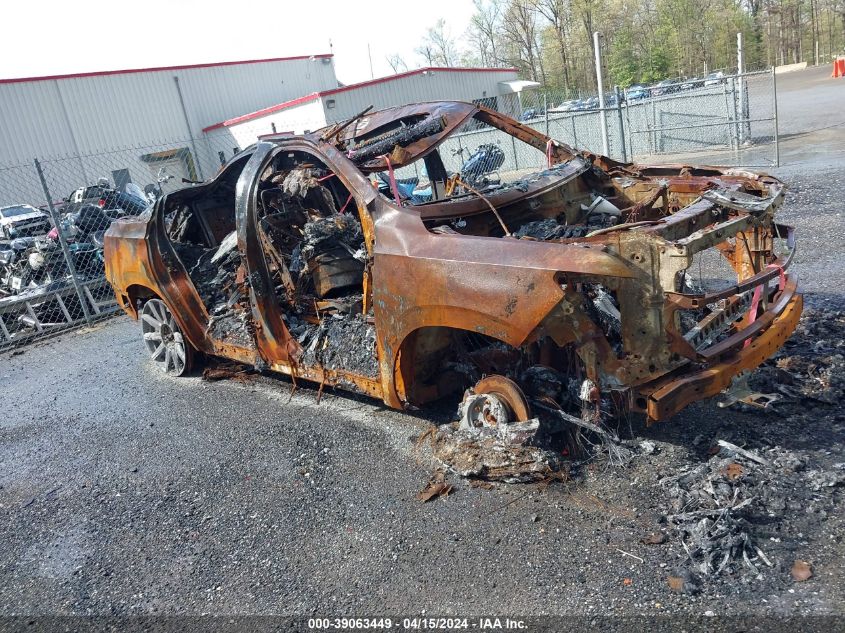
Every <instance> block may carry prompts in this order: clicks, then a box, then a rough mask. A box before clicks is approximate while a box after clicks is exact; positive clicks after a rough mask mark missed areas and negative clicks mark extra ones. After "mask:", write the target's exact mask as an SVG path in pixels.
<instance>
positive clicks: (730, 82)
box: [0, 71, 778, 349]
mask: <svg viewBox="0 0 845 633" xmlns="http://www.w3.org/2000/svg"><path fill="white" fill-rule="evenodd" d="M509 97H510V98H509V99H507V100H506V99H502V98H500V99H498V100H497V99H495V98H494V99H490V98H484V99H479V101H478V102H479V103H484V105H487V106H490V107H493V108H495V109H498V110H500V111H502V112H504V113H505V114H508V115H511V116H515V117H516V118H519V119H520V120H521V121H522V122H523V123H525V124H527V125H530V126H532V127H534V128H536V129H538V130H539V131H541V132H544V133H545V134H547V135H549V136H551V137H552V138H556V139H559V140H561V141H563V142H565V143H568V144H570V145H572V146H574V147H577V148H580V149H587V150H590V151H592V152H595V153H605V154H608V155H610V156H611V157H613V158H616V159H618V160H623V161H632V160H635V161H637V162H643V163H660V162H682V163H687V164H712V165H747V166H771V165H776V164H777V162H778V152H777V140H778V139H777V109H776V90H775V76H774V74H773V73H772V72H770V71H765V72H754V73H745V74H743V75H727V74H714V75H712V76H710V77H709V78H708V79H696V80H677V81H674V82H661V84H657V85H655V86H651V87H637V86H635V87H632V88H629V89H628V90H626V91H619V90H616V91H614V92H612V93H609V94H607V95H605V107H604V109H603V110H602V109H600V108H599V103H598V101H599V100H598V98H597V97H584V98H580V99H572V98H565V97H564V95H560V94H555V93H552V92H542V91H525V92H522V93H520V94H519V95H510V96H509ZM374 105H375V106H376V107H377V108H378V107H380V106H379V104H374ZM602 121H604V124H603V123H602ZM324 124H325V123H320V122H319V121H315V122H314V125H313V126H311V128H310V129H316V128H318V127H320V126H321V125H324ZM603 128H604V129H603ZM605 139H606V140H605ZM255 140H256V139H255V138H250V139H248V142H245V141H244V139H241V140H239V141H236V140H235V139H234V137H233V136H231V135H228V134H219V135H216V136H215V135H207V136H206V137H204V138H188V139H185V140H184V141H180V142H173V141H170V142H167V143H159V144H152V145H149V144H148V145H144V146H137V147H121V148H114V149H112V150H110V151H107V152H100V153H92V154H77V155H72V156H62V157H46V156H44V157H39V158H34V159H33V160H32V161H30V162H27V163H25V164H18V165H6V166H0V349H5V348H9V347H13V346H17V345H21V344H24V343H27V342H29V341H31V340H33V339H35V338H38V337H42V336H47V335H49V334H51V333H54V332H59V331H63V330H65V329H67V328H70V327H73V326H77V325H80V324H90V323H93V322H95V321H96V320H98V319H101V318H105V317H107V316H109V315H112V314H114V313H115V312H116V311H117V305H116V303H115V301H114V296H113V294H112V290H111V287H110V286H109V284H108V281H107V280H106V278H105V259H104V254H103V234H104V232H105V231H106V229H107V228H108V227H109V225H110V224H111V223H112V222H115V221H121V219H122V218H127V217H128V218H132V217H135V216H138V215H140V214H142V213H144V212H145V211H146V209H147V208H148V207H149V206H150V205H151V204H152V203H154V202H155V200H156V199H158V198H159V197H160V196H162V195H164V194H166V193H168V192H170V191H173V190H175V189H177V188H180V187H184V186H189V185H190V183H193V182H198V181H202V180H206V179H208V178H211V177H213V176H214V174H215V173H216V171H217V169H218V168H219V167H220V165H222V164H223V163H225V162H226V160H228V158H229V157H231V156H232V155H233V154H234V153H236V152H237V151H239V150H240V149H241V148H242V147H243V146H245V145H247V144H249V143H251V142H254V141H255ZM605 146H606V151H605ZM440 154H441V155H442V156H443V162H444V165H443V167H444V168H445V169H446V171H447V173H448V174H453V175H454V178H452V179H450V183H449V184H450V186H453V187H457V188H458V190H460V188H461V187H463V188H470V187H477V188H482V187H484V186H486V185H487V184H490V182H493V180H491V179H499V181H500V182H511V181H517V180H519V179H521V178H524V177H525V176H526V175H527V174H529V173H531V172H536V171H537V170H541V169H544V168H545V166H546V164H547V162H546V159H547V157H546V155H545V154H544V153H543V152H542V151H538V150H537V149H536V148H534V147H531V146H529V145H527V144H525V143H521V142H517V141H515V139H514V138H513V137H511V136H509V135H507V134H504V133H502V132H500V131H498V130H495V129H494V128H491V127H490V126H488V125H485V124H483V123H481V122H479V121H476V120H471V121H469V122H467V124H465V125H464V126H463V128H462V129H461V130H459V132H458V133H457V134H454V135H452V136H450V137H449V138H448V139H447V140H446V141H445V142H444V143H443V145H442V146H441V148H440ZM400 171H401V173H397V176H398V177H399V183H400V184H401V185H402V186H404V187H406V188H407V189H408V192H410V193H409V195H413V196H414V197H416V198H419V199H420V200H424V199H425V196H426V195H428V196H430V195H431V192H430V191H427V190H426V188H425V187H426V185H425V183H426V182H427V175H426V174H425V173H424V172H425V167H424V166H423V165H422V164H419V165H417V164H414V165H411V166H408V167H406V168H404V169H403V170H400Z"/></svg>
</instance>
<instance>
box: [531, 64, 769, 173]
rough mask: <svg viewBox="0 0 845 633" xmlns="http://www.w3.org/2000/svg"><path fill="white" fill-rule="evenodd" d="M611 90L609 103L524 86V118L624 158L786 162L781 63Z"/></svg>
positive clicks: (579, 144) (763, 163)
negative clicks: (781, 151)
mask: <svg viewBox="0 0 845 633" xmlns="http://www.w3.org/2000/svg"><path fill="white" fill-rule="evenodd" d="M604 97H605V107H604V109H603V110H602V109H600V107H599V99H598V97H597V96H591V97H586V98H580V99H567V98H565V97H564V96H563V95H561V94H560V93H554V92H543V91H538V92H530V93H523V94H522V95H521V106H522V112H521V115H520V119H521V120H522V122H523V123H526V124H528V125H530V126H532V127H534V128H536V129H538V130H540V131H542V132H544V133H546V134H548V135H549V136H551V137H553V138H556V139H558V140H561V141H563V142H565V143H568V144H570V145H572V146H574V147H577V148H579V149H586V150H589V151H592V152H595V153H598V154H606V155H609V156H610V157H612V158H615V159H617V160H622V161H636V162H641V163H663V162H684V163H698V164H709V165H722V166H737V165H743V166H747V167H752V166H754V167H773V166H776V165H777V164H778V163H779V155H778V137H777V90H776V80H775V74H774V72H773V70H764V71H758V72H749V73H744V74H726V73H723V72H715V73H711V74H710V75H708V76H707V77H706V78H700V79H674V80H666V81H663V82H660V83H658V84H655V85H653V86H632V87H630V88H628V89H627V90H614V91H613V92H609V93H608V94H606V95H604ZM602 120H603V121H602ZM603 126H604V127H605V132H603V131H602V127H603ZM604 134H606V137H607V143H606V145H605V141H604Z"/></svg>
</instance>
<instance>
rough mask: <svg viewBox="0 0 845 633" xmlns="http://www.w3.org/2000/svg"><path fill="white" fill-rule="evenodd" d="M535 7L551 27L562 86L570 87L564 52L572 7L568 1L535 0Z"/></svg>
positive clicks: (565, 52) (566, 58) (566, 57)
mask: <svg viewBox="0 0 845 633" xmlns="http://www.w3.org/2000/svg"><path fill="white" fill-rule="evenodd" d="M535 1H536V4H535V7H536V9H537V12H538V13H540V15H542V16H543V17H544V18H546V20H548V22H549V24H550V25H551V27H552V31H553V33H554V35H555V41H556V43H557V48H558V55H560V65H561V72H562V73H563V85H564V87H565V88H569V87H570V81H569V58H568V56H567V51H566V48H567V47H566V40H567V32H568V31H569V23H570V21H571V19H572V5H571V4H570V2H569V0H535Z"/></svg>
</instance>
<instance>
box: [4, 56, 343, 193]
mask: <svg viewBox="0 0 845 633" xmlns="http://www.w3.org/2000/svg"><path fill="white" fill-rule="evenodd" d="M337 86H338V82H337V78H336V76H335V71H334V63H333V56H332V55H330V54H324V55H311V56H301V57H284V58H275V59H260V60H249V61H241V62H224V63H217V64H199V65H193V66H171V67H165V68H146V69H136V70H117V71H107V72H94V73H81V74H75V75H57V76H51V77H33V78H24V79H5V80H0V204H7V203H17V202H28V201H29V200H34V201H36V202H38V201H42V202H38V203H39V204H43V194H41V189H40V186H38V182H37V177H36V176H35V174H33V173H32V172H33V170H32V169H31V168H29V169H27V168H23V169H11V170H10V169H6V170H5V171H4V170H3V168H6V167H9V166H17V165H28V166H31V165H32V161H33V158H38V159H39V160H40V161H41V162H42V163H43V164H44V169H45V173H46V174H47V178H48V181H50V188H51V194H52V196H53V197H54V198H60V197H62V196H64V195H67V194H68V193H69V192H70V191H71V190H73V189H75V188H76V187H79V186H82V185H86V184H91V183H93V182H95V181H96V180H97V178H98V177H102V176H105V177H108V178H109V179H110V180H112V181H113V182H114V183H115V184H116V185H120V184H122V182H126V181H127V180H131V181H132V182H136V183H138V184H140V185H141V186H143V185H144V184H146V183H149V182H155V174H156V173H157V171H158V169H159V168H160V167H161V166H165V167H167V169H168V170H169V171H170V172H172V175H174V177H175V178H174V180H178V178H176V177H179V176H184V177H188V178H207V177H209V176H210V175H212V174H213V173H214V171H215V170H216V169H217V167H218V166H219V164H220V162H219V158H218V154H217V151H213V152H212V151H210V148H208V147H202V146H200V139H202V138H203V132H202V130H203V128H205V127H207V126H209V125H211V124H213V123H215V122H217V121H220V120H222V119H225V118H228V117H232V116H236V115H238V114H240V113H242V112H245V111H247V112H248V111H251V110H256V109H260V108H264V107H267V106H271V105H273V104H275V103H279V101H280V100H285V99H293V98H295V97H298V96H300V95H303V94H308V93H311V92H314V91H321V90H329V89H332V88H337ZM161 152H165V153H164V154H162V153H161ZM230 153H231V147H229V148H228V152H227V155H228V154H230ZM21 179H23V180H25V182H21V183H14V182H11V181H14V180H21ZM179 185H180V186H181V182H179ZM33 186H34V187H35V189H34V190H33Z"/></svg>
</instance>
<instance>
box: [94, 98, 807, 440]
mask: <svg viewBox="0 0 845 633" xmlns="http://www.w3.org/2000/svg"><path fill="white" fill-rule="evenodd" d="M783 196H784V186H783V184H782V183H781V182H780V181H778V180H777V179H775V178H772V177H769V176H766V175H761V174H755V173H750V172H745V171H740V170H721V169H716V168H695V167H689V166H682V165H676V166H660V167H645V166H640V165H636V164H622V163H618V162H615V161H613V160H610V159H608V158H605V157H602V156H597V155H594V154H590V153H588V152H580V151H577V150H575V149H573V148H571V147H568V146H566V145H564V144H562V143H560V142H558V141H555V140H552V139H550V138H548V137H546V136H544V135H543V134H541V133H539V132H537V131H535V130H533V129H531V128H528V127H526V126H523V125H521V124H519V123H517V122H516V121H514V120H512V119H510V118H509V117H506V116H504V115H502V114H500V113H498V112H495V111H493V110H490V109H487V108H484V107H481V106H476V105H473V104H468V103H458V102H436V103H422V104H414V105H408V106H403V107H398V108H390V109H387V110H383V111H379V112H370V111H364V112H362V113H361V114H360V115H358V116H356V117H353V118H352V119H350V120H348V121H344V122H341V123H338V124H336V125H333V126H329V127H327V128H325V129H322V130H318V131H316V132H313V133H309V134H305V135H297V136H292V135H273V136H268V137H263V138H262V140H261V141H259V142H258V143H257V144H256V145H254V146H252V147H250V148H248V149H246V150H244V151H243V152H241V153H240V154H238V155H236V156H235V157H234V158H232V159H231V160H230V161H229V162H228V163H227V164H226V165H224V166H223V167H222V168H221V170H220V171H219V173H218V174H217V175H216V176H215V177H214V178H213V179H212V180H210V181H208V182H206V183H203V184H201V185H198V186H194V187H190V188H186V189H182V190H179V191H176V192H174V193H170V194H168V195H166V196H164V197H163V198H162V199H160V200H159V201H158V202H157V203H156V205H155V207H154V209H153V210H152V211H151V212H149V213H148V214H146V215H144V216H141V217H139V218H137V219H130V220H127V221H121V222H116V223H115V224H113V225H112V227H111V229H110V230H109V231H108V233H107V235H106V244H105V252H106V268H107V276H108V278H109V281H110V282H111V283H112V285H113V286H114V289H115V293H116V296H117V298H118V301H119V302H120V303H121V305H122V306H123V307H124V309H125V310H126V311H127V312H128V313H129V314H131V315H132V316H135V317H137V316H138V314H139V310H140V306H141V305H143V303H144V302H145V301H146V300H147V299H149V298H153V297H158V298H160V299H161V300H162V301H163V302H164V303H165V304H166V305H167V307H168V308H169V310H170V312H171V313H172V316H173V320H174V327H178V329H179V331H180V332H182V333H183V334H184V336H185V338H186V339H187V341H188V342H189V344H190V345H191V346H192V348H194V349H196V350H198V351H201V352H205V353H207V354H211V355H218V356H224V357H227V358H231V359H234V360H237V361H240V362H244V363H249V364H252V365H255V366H257V367H259V368H262V369H270V370H274V371H278V372H282V373H284V374H287V375H290V376H291V377H292V378H293V380H294V381H296V380H297V379H299V378H304V379H308V380H311V381H315V382H317V383H319V384H320V385H321V386H325V385H329V386H340V387H343V388H347V389H351V390H354V391H358V392H362V393H365V394H368V395H370V396H373V397H377V398H380V399H382V400H383V401H384V402H385V403H387V404H388V405H390V406H392V407H395V408H402V407H408V406H421V405H423V404H425V403H427V402H430V401H433V400H436V399H440V398H444V397H447V396H450V395H451V396H452V397H453V398H455V399H456V400H461V399H462V398H463V402H464V404H463V405H462V410H463V414H462V415H463V416H464V420H465V424H469V425H470V426H473V425H475V426H487V425H496V424H500V423H503V422H517V421H520V422H524V421H527V420H530V419H531V418H532V417H533V414H534V411H536V410H539V409H550V410H554V411H562V412H567V415H574V416H575V417H578V418H580V419H582V420H590V419H593V420H597V419H600V418H601V416H602V415H604V414H607V413H613V412H620V411H624V412H627V411H637V412H642V413H644V414H645V415H646V416H647V417H648V419H649V420H650V421H656V420H661V419H666V418H668V417H670V416H672V415H673V414H674V413H676V412H677V411H679V410H680V409H681V408H683V407H684V406H686V405H687V404H689V403H691V402H694V401H696V400H700V399H702V398H706V397H709V396H712V395H715V394H717V393H718V392H720V391H722V390H723V389H725V388H726V387H727V386H729V385H730V383H731V381H732V379H733V378H734V377H735V376H736V375H738V374H741V373H742V372H744V371H745V370H748V369H751V368H754V367H756V366H757V365H759V364H760V363H761V362H763V361H764V360H765V359H766V358H768V357H769V356H770V355H771V354H772V353H774V352H775V351H776V350H777V349H778V348H779V347H780V346H781V345H782V344H783V342H784V341H785V339H786V338H787V337H788V336H789V335H790V334H791V332H792V331H793V330H794V329H795V326H796V323H797V321H798V317H799V316H800V313H801V308H802V299H801V295H800V294H799V293H798V292H797V288H796V280H795V279H794V278H793V276H791V275H790V274H789V272H788V268H789V264H790V262H791V260H792V256H793V254H794V250H795V236H794V232H793V230H792V229H791V228H790V227H788V226H784V225H782V224H779V223H777V222H776V221H775V219H774V215H775V211H776V210H777V208H778V207H779V206H780V204H781V202H782V200H783ZM478 395H484V396H489V397H487V398H486V399H485V398H482V399H481V400H479V399H478V398H476V397H474V396H478ZM470 401H471V402H472V404H471V405H470V404H468V403H469V402H470Z"/></svg>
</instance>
